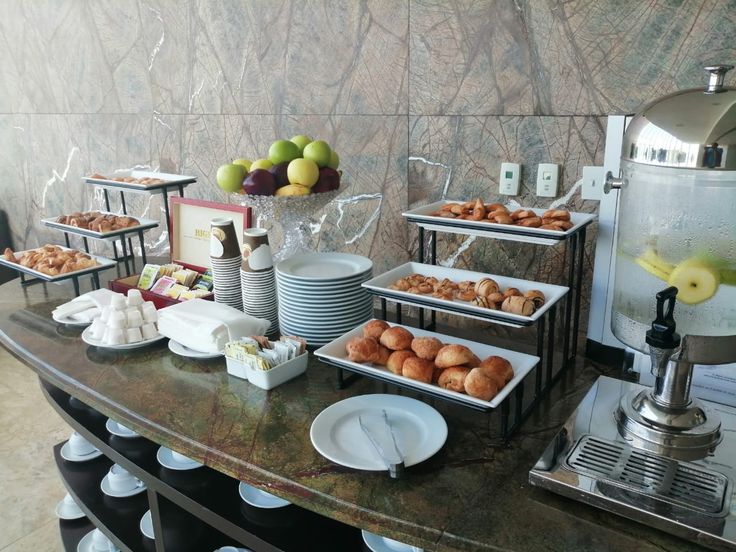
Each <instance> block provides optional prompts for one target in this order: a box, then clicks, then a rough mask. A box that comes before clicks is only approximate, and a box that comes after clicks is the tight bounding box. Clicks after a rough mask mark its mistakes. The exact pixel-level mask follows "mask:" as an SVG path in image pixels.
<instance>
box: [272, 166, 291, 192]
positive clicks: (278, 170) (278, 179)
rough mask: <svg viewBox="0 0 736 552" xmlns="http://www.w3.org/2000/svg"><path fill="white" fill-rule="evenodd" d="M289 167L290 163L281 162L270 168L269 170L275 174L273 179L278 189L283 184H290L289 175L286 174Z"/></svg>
mask: <svg viewBox="0 0 736 552" xmlns="http://www.w3.org/2000/svg"><path fill="white" fill-rule="evenodd" d="M288 167H289V163H288V162H286V163H279V164H278V165H274V166H273V167H271V168H270V169H268V172H270V173H271V174H272V175H273V181H274V184H276V189H277V190H278V189H279V188H281V187H282V186H286V185H288V184H289V177H288V176H286V170H287V168H288Z"/></svg>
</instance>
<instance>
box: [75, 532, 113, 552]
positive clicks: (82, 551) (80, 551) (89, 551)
mask: <svg viewBox="0 0 736 552" xmlns="http://www.w3.org/2000/svg"><path fill="white" fill-rule="evenodd" d="M96 530H97V529H92V531H90V532H89V533H87V534H86V535H84V536H83V537H82V540H80V541H79V544H78V545H77V552H95V548H94V547H93V546H92V534H93V533H94V532H95V531H96ZM112 550H113V551H114V552H120V549H119V548H117V547H115V545H113V547H112Z"/></svg>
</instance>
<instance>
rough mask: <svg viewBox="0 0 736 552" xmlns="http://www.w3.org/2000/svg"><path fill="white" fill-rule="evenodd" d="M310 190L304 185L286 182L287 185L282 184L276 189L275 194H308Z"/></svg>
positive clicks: (281, 195)
mask: <svg viewBox="0 0 736 552" xmlns="http://www.w3.org/2000/svg"><path fill="white" fill-rule="evenodd" d="M309 193H310V190H309V188H307V187H306V186H301V185H300V184H288V185H287V186H282V187H281V188H279V189H278V190H276V195H277V196H280V197H283V196H305V195H309Z"/></svg>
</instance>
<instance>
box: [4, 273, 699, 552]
mask: <svg viewBox="0 0 736 552" xmlns="http://www.w3.org/2000/svg"><path fill="white" fill-rule="evenodd" d="M70 288H71V286H70V285H69V284H66V285H62V286H57V285H45V286H42V285H35V286H31V287H27V288H25V289H23V288H21V286H20V283H19V281H18V280H15V281H12V282H9V283H7V284H5V285H3V286H1V287H0V342H2V343H3V344H4V345H5V346H6V347H7V348H8V349H9V350H10V351H11V352H13V353H14V354H15V355H16V356H17V357H19V358H20V359H21V360H22V361H24V362H25V363H26V364H28V365H29V366H30V367H31V368H32V369H33V370H35V371H36V372H37V373H38V374H39V376H40V377H42V378H44V379H45V380H48V381H50V382H51V383H52V384H54V385H56V386H58V387H60V388H61V389H63V390H64V391H66V392H67V393H70V394H71V395H73V396H75V397H77V398H78V399H80V400H82V401H84V402H86V403H87V404H89V405H91V406H93V407H94V408H96V409H97V410H99V411H100V412H102V413H103V414H105V415H107V416H112V417H113V418H115V419H116V420H119V421H121V422H123V423H125V425H127V426H129V427H131V428H133V429H134V430H136V431H138V432H139V433H141V434H143V435H144V436H146V437H148V438H149V439H151V440H153V441H156V442H158V443H161V444H164V445H166V446H169V447H171V448H173V449H175V450H177V451H179V452H182V453H183V454H186V455H187V456H190V457H192V458H194V459H196V460H198V461H200V462H204V463H205V464H207V465H209V466H211V467H212V468H214V469H217V470H219V471H221V472H224V473H226V474H228V475H230V476H232V477H234V478H237V479H240V480H243V481H246V482H249V483H251V484H253V485H256V486H259V487H261V488H267V489H268V490H269V491H270V492H272V493H274V494H277V495H279V496H281V497H283V498H286V499H287V500H290V501H292V502H294V503H295V504H298V505H300V506H303V507H305V508H308V509H310V510H313V511H315V512H318V513H321V514H323V515H325V516H329V517H331V518H335V519H338V520H340V521H342V522H345V523H348V524H350V525H353V526H356V527H360V528H363V529H367V530H369V531H373V532H376V533H379V534H382V535H386V536H390V537H392V538H395V539H398V540H401V541H404V542H408V543H410V544H414V545H417V546H421V547H423V548H424V549H425V550H468V551H486V550H520V551H525V550H551V551H558V550H559V551H565V552H574V551H590V550H596V551H598V550H608V551H619V550H620V551H627V552H628V551H631V550H638V551H644V552H648V551H661V550H676V551H684V550H692V549H693V545H691V544H689V543H686V542H685V541H681V540H678V539H675V538H673V537H671V536H669V535H667V534H665V533H663V532H660V531H656V530H654V529H650V528H648V527H645V526H643V525H640V524H637V523H634V522H631V521H628V520H626V519H623V518H621V517H618V516H614V515H611V514H608V513H606V512H603V511H601V510H597V509H594V508H591V507H588V506H585V505H583V504H580V503H577V502H574V501H571V500H567V499H565V498H562V497H558V496H556V495H554V494H551V493H548V492H546V491H543V490H540V489H536V488H533V487H531V486H530V485H529V483H528V471H529V468H530V467H531V466H532V465H533V464H534V462H535V461H536V460H537V459H538V458H539V456H540V454H541V453H542V451H543V450H544V448H545V447H546V445H547V444H548V443H549V441H550V440H551V438H552V436H553V435H554V433H555V432H556V431H557V430H558V429H559V427H560V426H561V425H562V423H563V422H564V421H565V420H566V418H567V417H568V416H569V414H570V413H571V412H572V410H573V409H574V407H575V406H576V405H577V403H578V402H579V400H580V399H581V398H582V396H583V395H584V394H585V392H586V391H587V390H588V389H589V388H590V386H591V384H592V383H593V381H595V378H596V377H597V376H598V375H600V374H601V373H602V371H601V370H599V369H597V368H595V367H593V366H592V365H590V363H586V365H585V366H580V367H578V368H576V369H575V370H573V371H572V372H571V373H570V374H569V375H568V377H566V379H565V381H562V382H560V383H558V384H557V386H556V387H555V388H554V389H553V392H552V394H551V396H550V397H549V398H548V399H547V400H545V401H544V402H542V403H541V404H540V405H539V406H538V409H537V411H536V412H535V413H534V414H533V415H532V417H531V418H530V419H528V420H527V422H526V423H525V425H524V426H523V427H522V428H521V430H520V431H519V432H517V434H516V435H515V436H514V437H513V438H512V439H511V442H510V443H509V444H508V445H504V444H503V443H502V442H500V440H499V439H498V437H497V434H498V427H499V420H498V415H497V414H494V415H492V416H490V417H489V416H488V415H485V414H480V413H477V412H474V411H469V410H467V409H462V408H460V407H458V406H454V405H448V404H446V403H444V402H442V401H436V400H435V401H432V400H430V403H431V404H432V405H433V406H434V407H435V408H437V409H438V410H439V411H440V412H442V414H443V415H444V416H445V418H446V420H447V423H448V426H449V436H448V439H447V443H446V444H445V446H444V447H443V449H442V450H441V451H440V452H439V453H438V454H436V455H435V456H434V457H432V458H431V459H429V460H427V461H426V462H423V463H422V464H419V465H417V466H413V467H411V468H409V469H408V470H407V473H408V475H407V477H406V478H405V479H402V480H398V481H395V480H390V479H389V478H388V476H387V475H386V474H385V473H373V472H360V471H356V470H352V469H348V468H344V467H341V466H337V465H335V464H333V463H332V462H330V461H329V460H327V459H325V458H323V457H322V456H321V455H320V454H318V453H317V452H316V451H315V450H314V448H313V447H312V444H311V442H310V438H309V429H310V425H311V423H312V420H314V418H315V416H317V414H319V413H320V412H321V411H322V410H323V409H324V408H326V407H327V406H329V405H331V404H333V403H335V402H337V401H339V400H341V399H344V398H347V397H350V396H353V395H358V394H365V393H374V392H382V386H381V384H379V383H377V382H375V381H371V380H369V379H362V380H360V381H358V382H357V383H356V384H354V385H353V386H352V387H350V388H348V389H346V390H342V391H338V390H337V386H336V381H337V380H336V371H335V369H334V368H331V367H328V366H326V365H323V364H321V363H320V362H318V361H316V360H315V359H312V360H311V361H310V365H309V369H308V371H307V373H306V374H305V375H304V376H301V377H299V378H297V379H295V380H293V381H291V382H288V383H286V384H284V385H282V386H280V387H277V388H276V389H274V390H272V391H270V392H267V391H263V390H261V389H259V388H257V387H254V386H252V385H250V384H249V383H247V382H246V381H243V380H239V379H236V378H233V377H230V376H228V374H227V373H226V370H225V363H224V361H223V360H214V361H191V360H188V359H183V358H180V357H177V356H175V355H173V354H172V353H170V352H169V350H168V348H167V347H166V344H165V342H161V343H160V344H157V345H153V346H151V347H148V348H146V349H143V350H137V351H129V352H110V351H104V350H101V349H97V348H95V347H88V346H87V345H85V344H84V343H83V342H82V340H81V338H80V333H81V332H80V330H78V329H71V328H68V327H62V326H59V325H57V324H56V323H54V322H53V321H52V320H51V317H50V312H51V310H52V309H53V307H55V306H56V305H58V304H60V303H62V302H64V301H66V300H68V299H69V293H70V291H69V290H70ZM428 400H429V399H428Z"/></svg>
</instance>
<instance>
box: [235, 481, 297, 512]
mask: <svg viewBox="0 0 736 552" xmlns="http://www.w3.org/2000/svg"><path fill="white" fill-rule="evenodd" d="M238 493H240V498H242V499H243V501H245V502H246V503H247V504H250V505H251V506H255V507H256V508H268V509H273V508H283V507H284V506H288V505H289V504H291V502H289V501H288V500H284V499H283V498H279V497H277V496H274V495H272V494H271V493H267V492H266V491H261V490H260V489H256V488H255V487H252V486H250V485H248V484H246V483H243V482H242V481H241V482H240V485H238Z"/></svg>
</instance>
